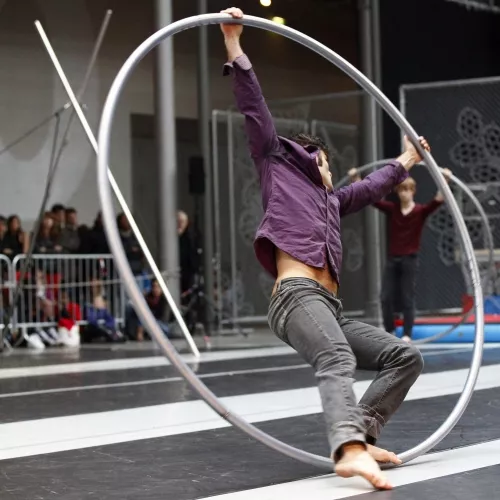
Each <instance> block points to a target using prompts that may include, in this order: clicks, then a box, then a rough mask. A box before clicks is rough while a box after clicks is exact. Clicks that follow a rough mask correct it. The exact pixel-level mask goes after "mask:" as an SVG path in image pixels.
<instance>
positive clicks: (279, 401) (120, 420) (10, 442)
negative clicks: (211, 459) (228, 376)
mask: <svg viewBox="0 0 500 500" xmlns="http://www.w3.org/2000/svg"><path fill="white" fill-rule="evenodd" d="M467 373H468V370H453V371H447V372H439V373H429V374H424V375H422V376H421V377H420V378H419V379H418V381H417V383H416V384H415V385H414V386H413V388H412V390H411V391H410V393H409V394H408V397H407V400H415V399H423V398H431V397H437V396H444V395H449V394H459V393H460V392H461V391H462V388H463V384H464V381H465V378H466V376H467ZM369 383H370V382H369V381H363V382H358V383H356V384H355V392H356V396H357V397H358V398H360V397H361V395H362V394H363V393H364V392H365V390H366V388H367V387H368V385H369ZM498 386H500V365H493V366H487V367H484V368H482V370H481V373H480V377H479V381H478V384H477V389H489V388H493V387H498ZM221 400H222V401H223V402H224V403H225V404H226V405H227V406H228V407H229V408H230V409H231V410H232V411H235V412H236V413H239V414H240V415H242V416H243V417H245V418H246V419H247V420H249V421H250V422H264V421H270V420H277V419H280V418H290V417H295V416H300V415H310V414H314V413H320V412H321V404H320V399H319V394H318V391H317V389H316V388H308V389H296V390H289V391H277V392H268V393H260V394H251V395H243V396H232V397H227V398H221ZM443 417H444V416H443ZM227 426H228V424H227V423H226V422H225V421H224V420H223V419H222V418H220V417H219V416H218V415H217V414H216V413H215V412H213V411H212V410H211V409H210V408H209V407H208V406H207V405H206V404H205V403H203V402H201V401H189V402H183V403H172V404H166V405H158V406H151V407H142V408H134V409H128V410H117V411H110V412H102V413H92V414H84V415H74V416H66V417H56V418H47V419H42V420H32V421H26V422H16V423H10V424H3V425H0V459H7V458H15V457H23V456H31V455H37V454H44V453H51V452H57V451H64V450H72V449H80V448H87V447H91V446H102V445H107V444H114V443H121V442H129V441H135V440H140V439H148V438H155V437H163V436H170V435H176V434H183V433H191V432H197V431H203V430H209V429H218V428H222V427H227ZM216 445H217V443H214V447H215V446H216Z"/></svg>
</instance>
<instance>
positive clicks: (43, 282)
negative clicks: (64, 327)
mask: <svg viewBox="0 0 500 500" xmlns="http://www.w3.org/2000/svg"><path fill="white" fill-rule="evenodd" d="M35 293H36V299H35V310H34V311H33V313H34V320H35V323H55V291H54V289H53V288H52V287H50V286H48V285H47V278H46V275H45V271H43V270H42V269H38V270H37V271H36V272H35ZM35 331H36V333H37V334H38V336H39V337H40V338H41V339H42V341H43V343H44V344H45V345H47V346H54V345H59V344H60V339H59V334H58V333H57V331H56V329H55V328H54V327H49V328H47V329H45V328H41V327H40V326H37V327H35Z"/></svg>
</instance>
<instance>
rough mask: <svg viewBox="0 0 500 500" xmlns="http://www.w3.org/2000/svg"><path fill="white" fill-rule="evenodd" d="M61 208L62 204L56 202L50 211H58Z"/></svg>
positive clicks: (62, 208) (62, 207)
mask: <svg viewBox="0 0 500 500" xmlns="http://www.w3.org/2000/svg"><path fill="white" fill-rule="evenodd" d="M61 210H64V205H61V204H60V203H56V204H55V205H53V206H52V209H51V210H50V211H51V212H52V213H54V212H60V211H61Z"/></svg>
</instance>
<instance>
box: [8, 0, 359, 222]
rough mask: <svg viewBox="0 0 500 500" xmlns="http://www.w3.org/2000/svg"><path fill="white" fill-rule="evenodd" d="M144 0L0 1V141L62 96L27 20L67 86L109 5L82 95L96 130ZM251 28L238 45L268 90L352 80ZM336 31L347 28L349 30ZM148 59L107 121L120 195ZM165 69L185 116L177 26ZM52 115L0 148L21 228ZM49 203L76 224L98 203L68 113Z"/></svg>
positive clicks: (147, 22)
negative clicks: (171, 69)
mask: <svg viewBox="0 0 500 500" xmlns="http://www.w3.org/2000/svg"><path fill="white" fill-rule="evenodd" d="M191 3H192V4H195V3H196V2H191V1H189V2H188V1H187V0H178V1H177V2H176V3H175V5H176V11H175V12H176V16H181V17H184V16H185V15H190V14H194V12H192V11H191V10H190V9H192V8H193V7H192V6H191V5H188V4H191ZM212 3H213V4H214V10H219V9H220V8H221V7H222V5H221V6H219V5H215V4H218V3H220V2H211V4H212ZM240 3H241V2H240ZM243 3H244V2H243ZM152 4H153V2H152V1H151V2H145V1H141V0H127V1H124V0H108V1H105V0H71V1H68V0H22V2H21V1H19V0H0V67H1V68H2V70H1V72H0V148H2V147H3V146H4V145H5V144H7V143H9V142H10V141H11V140H13V139H15V138H16V137H18V136H19V135H20V134H21V133H23V132H24V131H25V130H27V129H29V128H30V127H31V126H33V124H35V123H37V122H38V121H39V120H41V119H43V118H45V117H46V116H48V115H50V113H52V112H53V111H54V110H55V109H57V108H58V107H59V106H61V105H62V104H64V103H65V102H66V101H67V98H66V94H65V92H64V89H63V88H62V85H61V84H60V82H59V79H58V77H57V75H56V73H55V71H54V69H53V67H52V64H51V63H50V60H49V59H48V56H47V54H46V52H45V49H44V48H43V46H42V44H41V42H40V40H39V37H38V35H37V33H36V31H35V29H34V27H33V21H34V20H35V19H36V18H39V19H40V20H41V21H42V23H43V25H44V27H45V28H46V30H47V33H48V35H49V38H50V39H51V41H52V43H53V45H54V48H55V50H56V53H57V54H58V56H59V58H60V61H61V64H62V66H63V68H64V69H65V71H66V74H67V75H68V77H69V79H70V81H71V82H72V83H73V85H74V87H75V89H76V88H78V85H79V84H80V82H81V80H82V77H83V74H84V73H85V69H86V64H87V60H88V57H89V55H90V52H91V50H92V44H93V41H94V39H95V37H96V35H97V32H98V29H99V26H100V23H101V21H102V17H103V15H104V11H105V9H106V8H112V9H114V12H115V13H114V16H113V18H112V20H111V26H110V29H109V31H108V35H107V37H106V39H105V43H104V47H103V49H102V52H101V55H100V58H99V63H98V65H97V67H96V69H95V71H94V75H93V78H92V81H91V84H90V86H89V89H88V91H87V94H86V96H85V102H86V104H87V106H88V118H89V120H90V123H91V125H92V127H93V129H94V130H95V131H97V125H98V120H99V112H100V109H101V107H102V104H103V102H104V99H105V97H106V92H107V89H108V88H109V86H110V84H111V82H112V79H113V78H114V76H115V74H116V72H117V71H118V69H119V68H120V66H121V65H122V64H123V62H124V61H125V59H126V57H127V56H128V55H129V54H130V53H131V51H132V50H133V49H134V48H135V47H136V46H137V45H138V44H139V43H140V42H141V41H142V40H143V39H144V38H145V37H146V36H148V35H149V34H150V33H151V32H152V31H153V30H154V17H153V9H152ZM344 24H345V23H344ZM344 29H345V26H344ZM210 30H211V31H210V37H211V38H210V39H211V63H210V72H211V74H210V79H211V84H212V88H211V90H212V107H213V108H226V107H228V106H230V105H232V104H233V98H232V95H231V92H230V84H229V82H228V81H227V80H224V79H223V78H222V77H221V69H222V63H223V61H224V51H223V48H222V44H221V41H220V35H219V33H217V31H216V30H217V28H216V27H213V28H210ZM253 31H254V32H250V31H249V32H248V35H247V34H245V36H246V38H245V43H246V45H245V47H246V48H247V50H248V52H249V53H250V55H252V56H253V59H254V62H256V68H257V70H258V73H259V77H260V79H261V83H262V86H263V88H264V90H265V94H266V95H267V96H268V97H269V98H277V97H293V96H300V95H308V94H315V93H323V92H331V91H335V90H341V89H348V88H352V85H351V84H350V82H349V81H347V80H346V79H345V78H344V77H343V76H342V75H340V74H339V72H338V71H336V70H335V69H333V68H331V67H329V66H328V65H327V64H326V63H324V62H322V61H321V60H319V58H318V57H316V56H311V55H310V54H308V53H307V52H305V51H304V50H303V49H301V48H297V47H296V46H294V45H293V44H292V42H289V41H287V40H283V39H281V38H279V37H275V36H273V35H270V34H267V33H263V32H258V33H255V31H257V30H253ZM331 31H332V36H340V35H339V34H338V33H339V30H337V31H336V30H335V29H333V28H332V30H331ZM325 36H327V35H325ZM343 36H344V37H349V33H348V32H347V34H344V35H343ZM344 42H345V41H344ZM344 42H343V43H344ZM345 44H346V45H345V47H346V51H347V53H348V55H349V54H351V56H352V54H353V52H352V51H353V48H352V43H347V42H345ZM153 62H154V59H153V56H149V57H148V58H147V59H146V60H145V61H144V62H143V63H142V64H141V66H140V67H139V68H138V70H137V71H136V73H135V74H134V76H133V78H132V80H131V81H130V83H129V85H128V86H127V88H126V90H125V93H124V96H123V99H122V102H121V104H120V108H119V111H118V115H117V117H116V120H115V129H114V138H113V144H112V170H113V173H114V174H115V177H116V178H117V181H118V183H119V185H120V187H121V189H122V191H123V193H124V195H125V197H126V199H127V200H129V201H130V198H131V193H132V187H131V153H130V149H131V138H130V114H131V113H142V114H144V113H145V114H151V113H153V109H154V101H153V97H154V94H153V78H152V74H153ZM175 70H176V72H175V85H176V88H175V92H176V114H177V116H179V117H186V118H195V117H196V116H197V102H196V33H195V32H192V33H186V34H181V35H179V37H178V38H177V39H176V41H175ZM54 123H55V121H53V122H52V123H51V124H50V126H46V127H44V128H43V129H41V130H40V131H39V132H38V133H37V134H35V135H34V136H32V137H31V138H30V139H28V140H26V141H23V142H22V143H21V144H20V145H18V146H16V147H15V148H14V149H13V150H12V151H10V152H9V153H6V154H4V155H2V156H0V172H1V179H2V182H1V183H0V214H3V215H8V214H11V213H18V214H19V215H20V216H21V218H22V219H23V220H24V221H25V225H26V227H29V226H30V221H32V220H33V218H34V217H35V214H36V212H37V210H38V207H39V203H40V201H41V197H42V191H43V186H44V183H45V180H46V175H47V171H48V162H49V156H50V149H51V141H52V134H53V130H54ZM64 124H65V122H64V120H63V125H64ZM54 202H62V203H64V204H67V205H73V206H75V207H76V208H77V209H78V210H79V212H80V220H81V221H82V222H86V223H90V222H91V221H92V220H93V218H94V216H95V213H96V212H97V210H98V197H97V190H96V183H95V156H94V154H93V152H92V150H91V148H90V146H89V144H88V142H87V140H86V137H85V135H84V133H83V131H82V129H81V127H80V124H79V123H78V121H77V120H76V121H75V123H74V125H73V128H72V133H71V136H70V143H69V146H68V148H67V150H66V152H65V155H64V157H63V161H62V162H61V166H60V170H59V173H58V176H57V179H56V182H55V183H54V188H53V193H52V196H51V199H50V203H54Z"/></svg>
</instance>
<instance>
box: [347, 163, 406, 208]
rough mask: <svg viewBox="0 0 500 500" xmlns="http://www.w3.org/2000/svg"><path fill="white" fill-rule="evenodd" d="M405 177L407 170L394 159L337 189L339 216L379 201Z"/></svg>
mask: <svg viewBox="0 0 500 500" xmlns="http://www.w3.org/2000/svg"><path fill="white" fill-rule="evenodd" d="M407 177H408V172H407V171H406V169H405V168H404V167H403V165H401V163H399V162H398V161H396V160H394V161H391V162H389V163H388V164H387V165H386V166H385V167H383V168H381V169H379V170H376V171H375V172H373V173H371V174H370V175H368V176H366V177H365V178H364V179H363V180H362V181H359V182H354V183H353V184H350V185H349V186H345V187H343V188H341V189H339V190H338V191H337V197H338V199H339V202H340V216H341V217H344V216H345V215H349V214H352V213H354V212H357V211H358V210H361V209H362V208H364V207H366V206H367V205H373V204H374V203H375V202H377V201H380V200H381V199H382V198H383V197H384V196H386V195H388V194H389V193H390V192H391V191H392V189H393V188H394V187H395V186H397V185H398V184H401V183H402V182H403V181H404V180H405V179H406V178H407Z"/></svg>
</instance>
